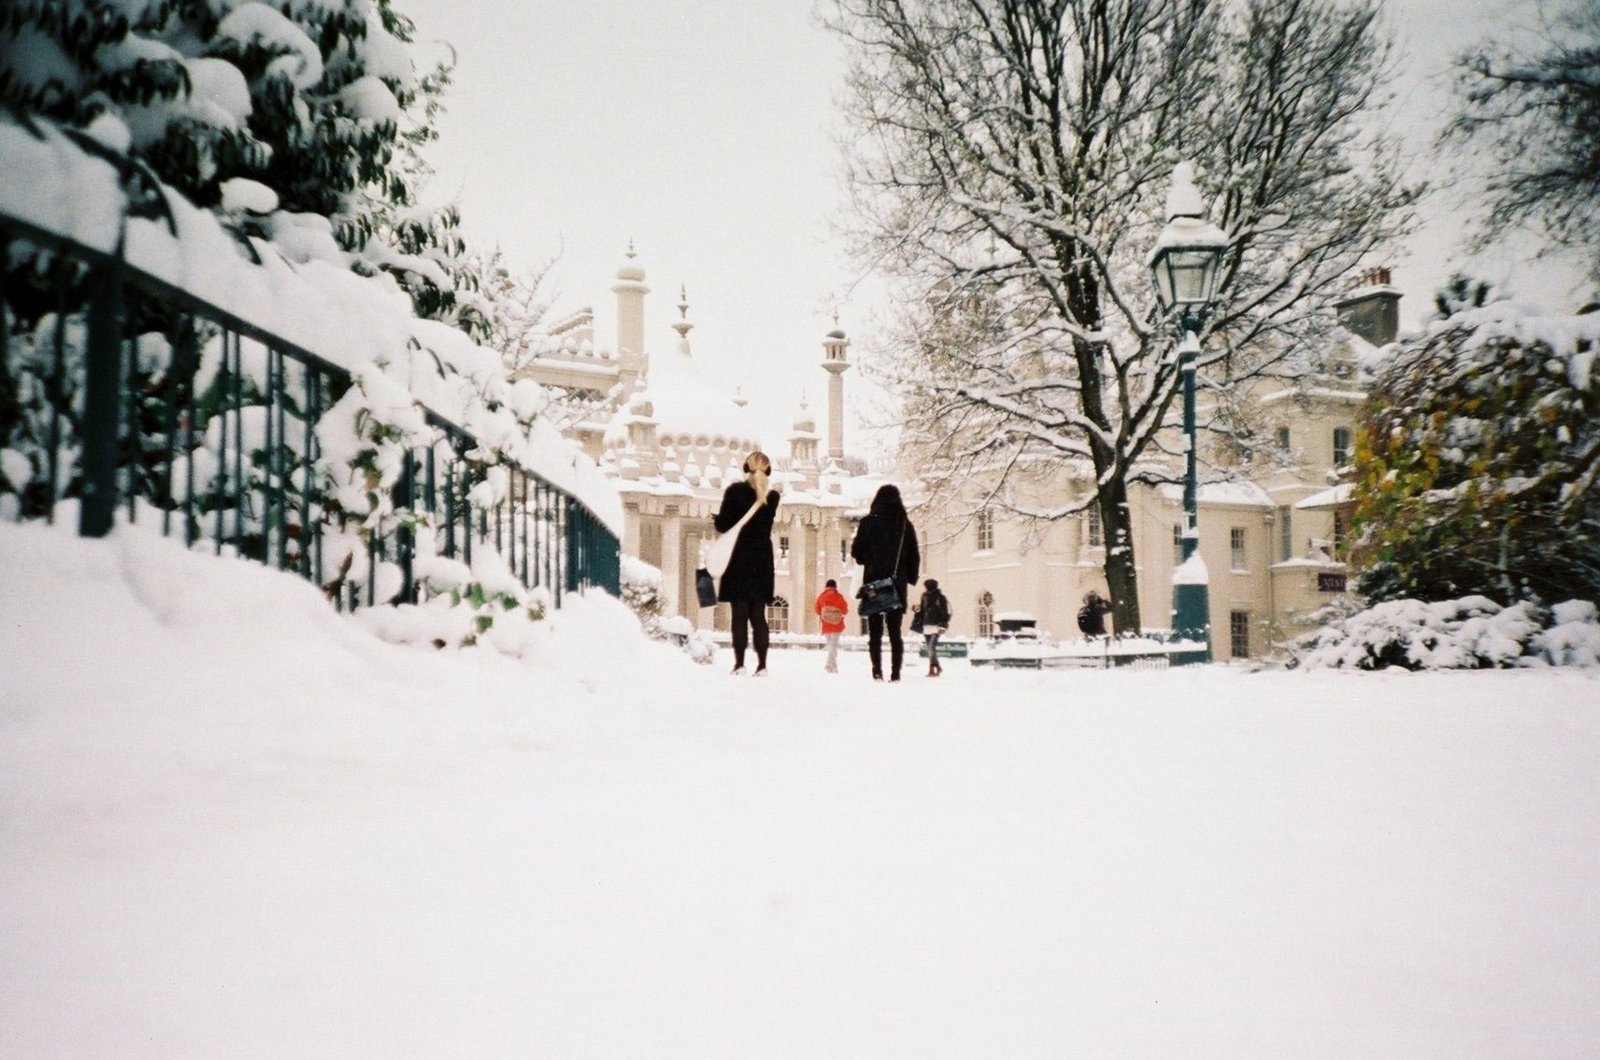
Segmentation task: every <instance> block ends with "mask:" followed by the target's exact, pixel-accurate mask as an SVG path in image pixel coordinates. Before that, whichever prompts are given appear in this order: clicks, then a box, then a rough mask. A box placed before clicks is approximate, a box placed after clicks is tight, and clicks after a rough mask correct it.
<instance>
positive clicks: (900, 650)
mask: <svg viewBox="0 0 1600 1060" xmlns="http://www.w3.org/2000/svg"><path fill="white" fill-rule="evenodd" d="M850 557H851V558H852V559H854V560H855V561H856V562H857V563H859V564H861V566H862V568H863V571H862V575H861V584H862V585H863V586H865V585H868V584H870V583H871V582H875V581H878V580H880V579H883V578H889V579H892V580H893V581H894V583H895V589H896V590H897V591H898V592H899V597H900V598H899V604H900V606H899V607H898V608H894V609H892V610H889V611H884V612H879V613H878V614H875V615H868V616H867V651H868V653H869V654H870V655H871V656H872V679H873V680H874V681H882V680H883V631H884V630H885V629H887V630H888V631H889V680H891V681H898V680H900V665H901V662H902V661H903V660H904V658H905V644H904V642H903V641H902V640H901V639H900V626H901V623H902V622H903V621H904V620H905V617H906V593H907V590H908V589H909V588H910V587H911V586H912V585H914V584H916V581H917V573H918V571H919V570H920V569H921V566H922V556H921V554H920V553H918V551H917V531H916V528H915V527H913V526H912V525H911V519H910V517H908V516H907V515H906V506H905V502H904V501H902V500H901V499H900V488H899V487H898V486H893V485H883V486H880V487H878V492H877V494H876V495H875V496H874V497H873V498H872V507H871V508H870V509H869V510H868V513H867V515H866V517H865V518H863V519H862V520H861V526H860V527H859V528H858V529H857V530H856V539H855V541H854V542H852V543H851V545H850Z"/></svg>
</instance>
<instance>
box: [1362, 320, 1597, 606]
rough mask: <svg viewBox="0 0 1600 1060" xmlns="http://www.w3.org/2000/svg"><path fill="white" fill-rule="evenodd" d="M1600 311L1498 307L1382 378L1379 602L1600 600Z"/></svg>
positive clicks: (1369, 498)
mask: <svg viewBox="0 0 1600 1060" xmlns="http://www.w3.org/2000/svg"><path fill="white" fill-rule="evenodd" d="M1597 357H1600V311H1595V310H1593V309H1591V311H1589V312H1584V313H1578V314H1575V315H1561V314H1557V315H1552V314H1548V313H1543V312H1540V311H1538V310H1537V309H1534V308H1531V307H1525V306H1521V305H1518V304H1517V303H1515V302H1511V301H1499V302H1491V303H1489V304H1487V305H1484V306H1481V307H1473V308H1468V309H1465V310H1463V311H1460V312H1457V313H1456V314H1455V315H1453V316H1451V317H1450V318H1449V319H1448V320H1444V321H1438V322H1436V323H1435V324H1434V325H1433V327H1432V330H1431V331H1430V332H1429V333H1428V334H1427V335H1426V336H1424V337H1422V338H1421V339H1418V340H1415V341H1412V342H1409V343H1407V344H1405V345H1404V346H1403V347H1402V348H1401V349H1400V350H1399V351H1398V352H1397V353H1396V355H1395V356H1394V358H1393V359H1392V360H1391V361H1390V362H1389V363H1387V364H1386V365H1385V366H1384V368H1383V370H1382V371H1381V373H1380V374H1379V377H1378V380H1377V386H1376V388H1375V390H1374V394H1373V400H1372V407H1371V409H1370V410H1369V412H1368V416H1367V418H1366V422H1365V423H1364V424H1363V425H1362V429H1361V432H1360V435H1359V438H1358V440H1357V446H1356V474H1357V482H1356V489H1355V499H1356V511H1355V528H1356V531H1357V541H1356V550H1355V560H1356V565H1357V566H1358V567H1360V568H1361V569H1362V574H1361V578H1360V583H1359V588H1360V591H1361V594H1362V595H1363V596H1365V597H1366V598H1368V599H1372V600H1401V599H1406V598H1418V599H1425V600H1450V599H1458V598H1462V597H1470V596H1480V595H1481V596H1489V597H1492V598H1494V599H1496V600H1500V601H1504V602H1511V601H1515V600H1525V599H1542V600H1560V599H1564V598H1566V597H1570V596H1578V597H1586V598H1589V599H1600V459H1597V454H1600V372H1597V371H1596V358H1597Z"/></svg>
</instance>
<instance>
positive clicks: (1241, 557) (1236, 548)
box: [1228, 526, 1250, 571]
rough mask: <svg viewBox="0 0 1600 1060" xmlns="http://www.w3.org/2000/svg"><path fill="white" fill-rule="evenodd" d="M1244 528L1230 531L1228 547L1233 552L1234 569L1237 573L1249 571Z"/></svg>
mask: <svg viewBox="0 0 1600 1060" xmlns="http://www.w3.org/2000/svg"><path fill="white" fill-rule="evenodd" d="M1244 546H1245V537H1244V527H1242V526H1235V527H1233V528H1232V529H1230V530H1229V531H1228V547H1229V549H1231V550H1232V552H1233V569H1234V570H1236V571H1243V570H1249V569H1250V568H1249V565H1248V559H1249V557H1248V556H1246V555H1245V548H1244Z"/></svg>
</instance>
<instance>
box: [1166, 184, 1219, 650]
mask: <svg viewBox="0 0 1600 1060" xmlns="http://www.w3.org/2000/svg"><path fill="white" fill-rule="evenodd" d="M1227 249H1228V237H1227V235H1226V234H1225V233H1224V232H1223V231H1222V230H1221V229H1220V228H1218V227H1217V226H1216V225H1214V224H1212V223H1211V222H1209V221H1207V220H1206V219H1205V204H1204V202H1203V201H1202V200H1201V198H1200V190H1199V189H1198V188H1196V187H1195V184H1194V167H1193V166H1191V165H1190V164H1189V163H1187V162H1181V163H1179V164H1178V166H1177V167H1176V168H1175V169H1174V170H1173V171H1172V188H1171V190H1170V191H1169V192H1168V193H1167V225H1166V227H1165V228H1163V229H1162V230H1161V235H1160V236H1159V237H1158V238H1157V240H1156V247H1155V250H1153V251H1152V252H1151V254H1150V273H1151V276H1152V278H1153V279H1154V280H1155V286H1156V298H1157V299H1158V300H1159V301H1160V303H1161V308H1162V311H1163V312H1164V313H1165V314H1166V315H1167V316H1168V317H1176V318H1177V322H1178V327H1179V331H1180V333H1181V334H1182V339H1181V341H1180V342H1179V343H1178V370H1179V372H1180V373H1181V374H1182V377H1183V439H1184V441H1183V444H1184V467H1183V524H1184V525H1183V562H1182V563H1181V564H1179V566H1178V569H1177V571H1175V572H1174V573H1173V576H1172V628H1173V631H1174V633H1176V634H1177V635H1178V636H1179V637H1181V638H1183V639H1185V640H1197V641H1199V642H1200V643H1202V644H1204V645H1205V652H1204V658H1205V661H1207V662H1209V661H1211V601H1210V593H1209V589H1208V582H1209V578H1208V576H1207V573H1206V567H1205V563H1204V561H1203V560H1202V559H1201V558H1200V555H1199V548H1200V532H1199V529H1198V503H1197V498H1196V492H1197V478H1198V472H1197V468H1196V457H1197V451H1196V447H1195V412H1194V384H1195V371H1196V364H1195V362H1196V359H1197V358H1198V356H1199V354H1200V328H1201V327H1202V326H1203V325H1204V323H1205V318H1206V315H1207V314H1208V313H1210V312H1211V308H1212V306H1213V305H1214V304H1215V302H1216V298H1217V281H1218V278H1219V275H1220V272H1221V269H1220V266H1221V263H1222V255H1223V254H1224V252H1226V251H1227Z"/></svg>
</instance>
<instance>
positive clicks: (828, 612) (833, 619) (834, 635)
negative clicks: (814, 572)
mask: <svg viewBox="0 0 1600 1060" xmlns="http://www.w3.org/2000/svg"><path fill="white" fill-rule="evenodd" d="M816 611H817V616H818V617H819V618H821V619H822V636H823V639H824V640H826V641H827V642H828V661H827V662H826V663H824V664H823V669H824V670H826V671H827V672H828V673H830V674H836V673H838V672H839V634H841V633H843V632H844V616H845V615H848V614H849V613H850V602H849V601H848V600H846V599H845V598H844V594H843V593H841V592H839V583H838V582H836V581H834V580H833V579H832V578H829V579H828V586H827V588H825V589H823V590H822V592H820V593H818V594H817V607H816Z"/></svg>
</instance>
